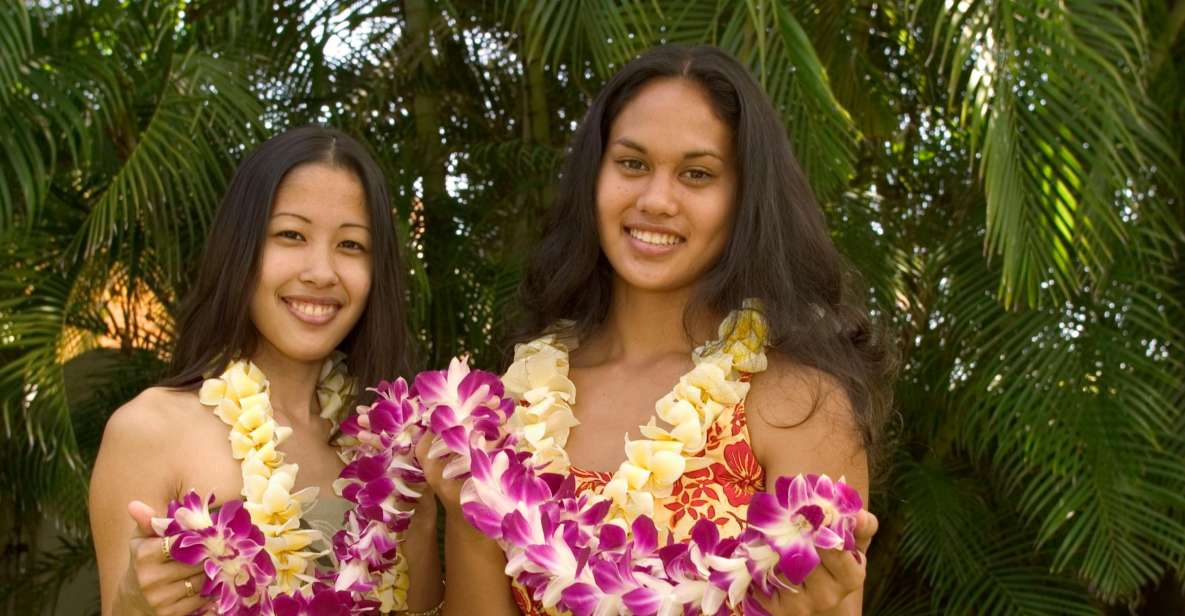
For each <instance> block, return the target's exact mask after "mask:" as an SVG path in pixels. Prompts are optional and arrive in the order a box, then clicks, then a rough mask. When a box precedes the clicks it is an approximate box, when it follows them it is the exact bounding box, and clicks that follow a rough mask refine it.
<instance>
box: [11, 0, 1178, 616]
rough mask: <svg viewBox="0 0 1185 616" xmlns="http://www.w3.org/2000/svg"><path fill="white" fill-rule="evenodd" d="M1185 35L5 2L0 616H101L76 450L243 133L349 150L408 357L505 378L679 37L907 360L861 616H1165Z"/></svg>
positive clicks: (928, 0)
mask: <svg viewBox="0 0 1185 616" xmlns="http://www.w3.org/2000/svg"><path fill="white" fill-rule="evenodd" d="M1183 25H1185V1H1183V0H1159V1H1156V0H1060V1H1055V0H1028V1H1008V0H958V1H956V0H883V1H876V2H872V1H869V0H854V1H851V2H839V1H834V0H819V1H814V2H811V1H805V0H802V1H799V0H735V1H734V0H570V1H558V0H557V1H553V2H545V1H538V2H531V1H525V0H518V1H516V0H486V1H467V0H451V1H450V0H394V1H383V2H380V1H366V0H362V1H356V2H348V1H335V0H301V1H293V2H287V1H286V2H274V3H272V2H263V1H250V0H193V1H184V0H172V1H168V0H156V1H145V0H125V1H105V0H97V1H86V2H84V1H82V0H76V1H73V2H53V1H50V0H36V1H30V0H15V1H14V0H0V150H2V151H3V155H0V238H2V239H0V415H2V419H3V429H2V431H0V549H2V550H3V557H2V559H0V562H2V564H0V606H3V609H4V611H5V613H7V614H36V613H45V614H50V613H60V614H92V613H98V604H97V597H98V591H97V585H96V580H95V574H94V565H93V560H94V555H93V550H92V547H91V544H90V539H89V534H88V529H87V519H86V489H87V478H88V476H89V472H90V466H91V464H92V462H93V460H94V456H95V453H96V450H97V447H98V443H99V440H100V437H101V435H102V429H103V426H104V423H105V421H106V418H107V417H108V416H109V415H110V413H111V412H112V411H113V410H114V409H115V408H117V407H118V406H119V405H120V404H122V403H123V402H124V401H126V400H128V399H129V398H131V397H132V396H133V395H135V394H136V393H137V392H138V391H139V390H141V389H143V388H144V387H146V386H148V385H150V384H152V383H153V382H154V381H155V380H156V379H157V378H158V377H159V376H160V375H161V371H162V368H163V367H164V365H165V361H166V360H167V358H168V354H169V345H170V341H171V340H172V338H173V335H174V322H173V318H174V315H175V314H176V310H177V306H178V300H179V298H180V297H182V296H183V295H184V294H185V292H186V291H187V289H188V288H189V285H190V280H191V277H192V275H193V273H194V266H195V264H196V257H197V255H198V254H199V251H200V249H201V246H202V243H203V241H204V238H205V237H206V234H207V232H208V231H209V228H208V224H209V221H210V218H211V214H212V212H213V210H214V208H215V207H216V205H217V203H218V200H219V198H220V196H221V193H222V191H223V189H224V188H225V186H226V183H227V181H228V179H229V177H230V174H231V172H232V170H233V168H234V167H235V165H236V163H237V161H238V160H239V159H240V157H241V156H242V155H243V153H244V152H245V151H246V150H247V149H249V148H250V147H252V145H253V144H256V143H258V142H259V141H261V140H262V139H265V138H267V137H268V136H270V135H272V134H275V133H276V132H278V131H279V130H281V129H283V128H286V127H292V126H298V125H302V124H306V123H310V122H317V123H324V124H328V125H331V126H335V127H338V128H341V129H342V130H345V131H347V132H349V133H352V134H354V135H356V136H358V137H360V138H362V139H363V140H364V141H366V142H367V143H368V144H369V145H370V147H371V148H372V150H373V151H374V153H375V154H376V156H377V158H378V160H379V161H380V164H381V165H382V167H383V168H384V170H385V172H386V174H387V178H388V180H389V182H390V184H391V188H392V191H393V195H394V204H393V205H394V208H395V210H396V219H397V220H398V221H399V229H398V231H399V233H400V236H401V238H402V239H403V242H404V247H405V249H406V251H405V254H406V256H407V258H408V264H409V273H410V276H411V279H412V281H413V282H412V285H411V288H412V291H411V304H412V307H413V310H412V315H411V319H412V325H413V328H414V331H415V332H417V334H418V337H419V339H420V342H421V343H422V345H423V349H424V352H425V361H426V363H427V365H430V366H442V365H444V362H445V361H446V360H447V358H448V357H450V356H452V355H454V354H457V353H460V352H468V353H471V354H473V356H474V357H475V358H476V363H477V364H478V365H480V366H484V367H489V368H493V367H496V366H497V364H498V362H499V360H500V349H499V345H498V341H499V338H500V335H501V333H502V327H503V323H504V322H505V319H506V318H507V317H509V316H511V314H512V312H513V306H514V304H515V302H516V297H515V287H516V284H517V280H518V277H519V272H520V267H521V263H522V260H523V257H524V255H525V254H526V249H527V247H529V246H530V245H531V243H532V242H533V241H534V240H535V238H536V237H537V236H538V234H539V232H540V230H541V220H542V217H543V214H544V212H545V210H546V207H547V204H548V202H549V200H550V198H551V195H552V192H553V190H554V189H553V186H554V183H555V180H556V176H557V172H558V163H559V161H560V159H561V157H562V155H563V149H564V145H565V143H566V141H567V140H568V138H569V136H570V135H571V133H572V130H573V128H574V126H575V124H576V122H577V121H578V120H579V119H580V118H581V117H582V114H583V113H584V110H585V108H586V106H587V105H588V103H589V101H590V99H591V97H592V96H593V95H594V94H595V93H596V91H597V90H598V88H599V87H600V85H601V84H602V83H603V81H604V80H605V79H606V78H607V76H608V75H610V74H611V73H612V72H613V71H614V70H615V69H616V68H617V67H619V66H621V64H622V63H624V62H625V61H627V60H628V59H629V58H630V57H632V56H633V55H634V54H636V53H637V52H638V51H639V50H642V49H645V48H646V47H648V46H650V45H653V44H656V43H660V42H666V41H677V42H697V43H698V42H703V43H711V44H715V45H718V46H720V47H722V48H724V49H726V50H728V51H730V52H731V53H733V54H735V55H736V56H737V57H738V58H740V59H741V60H742V61H743V62H744V63H745V64H747V65H748V66H749V67H750V68H751V69H752V71H753V73H754V74H755V75H756V76H757V78H758V79H759V80H760V81H761V83H762V84H763V85H764V86H765V88H766V90H767V91H768V92H769V94H770V96H771V98H772V99H773V101H774V103H775V105H776V106H777V108H778V109H779V110H780V111H781V113H782V114H783V115H784V118H785V123H786V127H787V129H788V130H789V133H790V135H791V138H792V141H793V143H794V145H795V149H796V151H797V153H798V156H799V158H800V159H801V161H802V162H803V165H804V166H805V168H806V170H807V172H808V175H809V177H810V179H811V181H812V183H813V186H814V189H815V190H816V191H817V193H818V195H819V197H820V199H821V201H822V203H823V204H824V209H825V210H826V214H827V217H828V219H829V221H830V224H831V226H832V232H833V234H834V237H835V240H836V242H837V243H838V244H839V246H840V248H841V249H842V250H843V251H844V253H845V254H846V255H847V257H848V258H849V259H850V261H851V262H852V263H853V264H854V265H855V267H856V268H857V269H858V270H859V271H860V272H861V273H862V276H863V279H862V282H861V283H860V286H861V287H862V288H865V289H866V290H867V293H868V298H869V301H870V302H871V304H872V306H873V307H874V309H875V312H876V315H877V316H878V318H880V319H882V320H883V321H884V322H885V324H886V325H887V326H888V327H889V329H890V330H891V331H892V332H893V334H894V335H895V338H896V341H897V343H898V345H899V347H900V354H901V357H902V363H901V375H900V380H899V382H898V383H897V387H896V398H897V403H896V407H897V410H898V416H897V418H896V421H895V423H894V428H893V434H894V438H895V439H896V447H895V449H894V452H893V454H892V458H891V459H890V460H889V464H888V469H887V470H888V472H887V474H886V476H885V481H884V482H883V483H882V484H881V485H880V486H878V489H877V490H876V492H875V493H874V497H873V502H872V509H873V511H874V512H876V513H877V515H878V516H880V520H881V531H880V533H879V535H878V536H877V538H876V542H875V544H874V546H873V550H872V556H871V565H870V577H869V579H868V583H867V587H866V592H867V595H866V600H865V605H866V608H865V613H868V614H873V615H877V616H881V615H898V614H901V615H904V614H981V615H988V614H991V615H995V614H1128V613H1133V614H1158V615H1159V614H1183V613H1185V599H1183V595H1182V585H1183V580H1185V576H1183V575H1182V573H1183V572H1185V444H1183V442H1182V435H1183V433H1185V431H1183V428H1185V412H1183V404H1182V403H1183V394H1185V365H1183V364H1182V361H1183V359H1185V358H1183V356H1182V345H1183V344H1185V329H1183V324H1185V310H1183V305H1182V302H1183V301H1185V267H1183V261H1182V258H1183V257H1182V254H1181V251H1182V248H1185V236H1183V233H1182V229H1183V226H1185V207H1183V204H1182V193H1183V190H1185V172H1183V168H1182V158H1183V157H1185V148H1183V143H1185V96H1183V94H1185V36H1183V35H1182V26H1183ZM392 376H394V375H392ZM178 438H183V435H180V434H179V435H178ZM146 470H150V469H146Z"/></svg>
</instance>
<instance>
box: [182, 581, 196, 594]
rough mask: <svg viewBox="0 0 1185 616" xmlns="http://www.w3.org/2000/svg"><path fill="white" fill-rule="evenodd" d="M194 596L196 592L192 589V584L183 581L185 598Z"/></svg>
mask: <svg viewBox="0 0 1185 616" xmlns="http://www.w3.org/2000/svg"><path fill="white" fill-rule="evenodd" d="M196 594H197V591H196V590H194V589H193V582H190V581H189V580H185V596H186V597H192V596H194V595H196Z"/></svg>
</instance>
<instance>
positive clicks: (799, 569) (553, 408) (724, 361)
mask: <svg viewBox="0 0 1185 616" xmlns="http://www.w3.org/2000/svg"><path fill="white" fill-rule="evenodd" d="M720 332H721V336H722V339H721V341H719V342H716V343H711V344H708V345H705V346H704V347H701V348H700V349H697V352H696V355H695V357H696V367H695V369H693V370H692V372H691V373H689V374H688V375H686V376H685V377H683V378H682V379H680V382H679V384H678V385H677V386H676V388H675V390H674V391H673V392H672V393H671V394H670V395H669V396H666V397H664V398H663V399H662V400H661V401H660V402H659V403H658V404H656V415H657V416H658V418H660V419H662V420H663V421H664V422H665V423H666V424H668V425H669V426H670V427H668V428H664V427H660V426H659V425H658V424H657V423H656V422H655V421H651V422H650V423H649V424H647V425H646V426H643V434H644V436H646V439H644V440H640V441H630V442H627V445H626V455H627V460H626V462H624V463H622V465H621V466H620V467H619V468H618V471H617V472H616V473H615V474H614V476H613V479H612V480H611V481H610V486H607V487H606V490H605V494H604V495H596V494H591V493H585V494H580V495H576V494H575V493H574V481H573V480H572V478H571V477H570V476H567V470H568V468H569V466H570V464H569V462H568V458H567V454H566V453H565V452H564V450H563V445H564V444H565V443H566V441H567V436H568V431H569V430H570V428H571V427H572V426H574V425H576V423H577V422H576V420H575V418H574V417H573V415H572V411H571V405H572V404H573V403H574V402H575V388H574V387H573V386H572V383H571V381H570V380H569V379H568V378H567V367H568V363H567V347H566V345H565V343H564V342H563V341H561V340H559V339H558V338H557V337H545V338H543V339H540V340H538V341H536V342H534V343H531V344H529V345H525V346H522V347H519V349H517V350H516V362H515V365H514V366H512V367H511V369H510V370H509V371H508V373H507V375H506V377H505V387H504V385H503V381H502V380H499V378H498V377H497V376H496V375H494V374H490V373H488V372H482V371H471V370H470V369H469V366H468V364H467V360H465V359H454V360H453V361H452V362H451V364H450V365H449V368H448V369H447V370H439V371H432V372H424V373H421V374H419V375H417V376H416V378H415V381H414V385H413V386H412V387H410V388H409V387H408V386H407V384H406V382H405V381H403V379H398V380H396V381H395V382H394V383H386V382H384V383H381V384H380V385H379V387H378V388H377V389H376V390H375V391H376V392H377V393H378V400H377V401H376V402H375V403H374V404H373V405H371V406H370V407H360V408H359V412H358V414H357V415H355V416H353V417H351V418H349V419H347V420H346V421H344V422H343V423H342V424H341V430H342V433H343V434H345V435H346V436H347V439H348V441H349V444H350V445H351V446H350V448H349V449H348V450H347V452H346V453H344V454H343V457H344V458H345V459H346V461H347V463H348V464H347V466H346V468H345V469H344V470H343V471H342V474H341V478H340V479H339V480H338V481H337V482H335V485H334V487H335V489H337V490H339V491H340V492H341V494H342V495H343V496H344V497H345V498H347V499H348V500H350V501H351V502H353V503H354V504H355V507H354V509H353V510H351V511H350V512H349V513H348V514H347V518H346V524H345V528H344V529H343V530H342V531H339V532H338V533H337V535H335V537H334V541H333V544H334V553H335V555H336V556H337V558H338V561H339V566H340V568H339V571H338V572H337V574H336V576H331V575H320V576H315V577H310V576H308V575H307V574H295V573H294V574H292V575H293V577H294V578H296V579H299V580H301V581H302V582H304V583H305V584H304V585H303V586H301V587H300V588H299V589H297V590H296V591H295V592H293V593H291V594H284V593H275V595H274V596H273V595H272V593H270V592H263V591H262V590H261V589H266V588H267V587H268V584H270V583H271V579H272V578H276V577H279V576H278V571H277V570H276V569H275V568H274V567H273V566H272V561H273V560H275V561H276V562H277V563H288V564H291V562H290V561H280V560H279V559H276V558H275V557H274V556H270V555H272V554H275V553H276V552H275V551H274V549H279V551H280V553H283V554H285V555H287V556H288V557H289V558H301V559H305V562H307V558H308V557H309V556H311V555H310V554H308V553H302V552H301V550H302V549H303V547H305V546H307V545H308V544H307V543H306V544H304V545H300V542H301V541H302V540H303V535H294V538H295V540H294V541H293V542H291V543H289V542H288V540H287V537H288V534H287V533H288V532H289V531H294V530H296V529H295V526H291V525H290V524H291V523H290V522H288V521H285V522H283V523H282V524H278V525H277V524H271V525H270V526H269V525H267V524H263V525H259V524H258V523H257V522H255V520H256V518H255V516H256V515H257V513H256V512H266V513H267V514H268V515H275V512H282V513H284V514H290V517H289V518H287V519H288V520H291V519H293V517H295V518H297V519H298V516H299V513H298V512H299V511H300V509H301V505H300V503H303V501H301V500H299V499H297V497H296V495H292V494H288V491H289V490H290V489H291V485H292V484H291V482H290V481H289V480H288V479H287V478H286V477H288V475H287V474H285V473H282V472H279V471H278V469H280V468H283V465H282V457H281V459H280V461H279V462H277V463H276V464H275V465H272V466H268V468H269V469H272V470H271V472H272V475H276V474H279V475H280V476H281V477H284V479H281V480H278V483H277V484H276V486H274V487H273V486H272V484H271V483H268V484H267V486H264V489H263V494H264V495H263V497H262V499H261V500H257V501H252V500H250V499H248V500H247V501H246V502H244V503H243V504H242V505H235V502H237V501H232V502H230V503H227V504H225V505H223V507H222V509H221V510H219V512H218V515H217V519H214V518H213V517H212V516H211V515H210V513H209V504H211V503H212V502H213V498H212V497H211V499H210V500H209V501H207V502H206V503H205V504H204V506H203V504H202V503H201V501H200V499H199V498H198V497H197V495H196V494H193V493H191V494H190V495H187V497H186V498H185V499H183V501H182V502H181V503H173V504H171V505H170V507H169V517H168V518H166V519H165V520H163V522H167V524H162V525H161V526H160V527H158V532H161V533H162V534H164V535H168V536H174V537H177V538H178V539H177V541H175V543H174V544H173V548H172V554H173V556H174V558H177V559H178V560H181V561H183V562H190V563H198V562H202V563H203V566H204V568H205V572H206V575H207V582H206V584H205V585H204V586H203V589H202V594H204V595H211V596H213V595H218V596H219V598H220V600H219V608H218V611H219V613H235V614H239V613H242V614H255V613H276V614H283V615H284V616H287V615H288V614H292V615H298V614H314V613H317V614H320V613H331V612H332V613H366V612H373V611H374V610H382V611H387V610H388V609H390V608H393V607H397V606H399V601H400V594H399V592H398V582H397V580H398V579H399V577H400V576H399V575H398V568H399V565H400V563H404V562H405V561H403V557H402V556H401V555H400V554H399V553H398V544H399V532H400V531H401V530H403V529H405V528H406V527H407V524H408V521H409V519H410V517H411V512H410V511H409V510H410V508H411V505H414V503H415V501H416V500H417V499H418V497H419V491H418V488H419V487H420V486H422V482H423V479H424V478H423V474H422V472H421V468H420V465H419V463H418V462H417V460H416V459H415V456H414V449H415V443H416V442H417V441H418V439H419V438H421V437H422V436H423V435H424V434H425V433H426V432H427V431H431V432H433V433H434V434H435V435H437V437H438V438H437V441H436V442H434V443H433V446H432V447H431V449H430V451H429V457H431V458H445V459H447V460H448V462H447V464H446V466H445V471H444V474H445V476H446V477H448V478H465V479H466V481H465V483H464V485H463V487H462V491H461V503H462V510H463V512H464V514H465V517H466V519H468V520H469V522H470V523H471V524H473V525H474V526H475V527H476V528H477V529H479V530H480V531H482V532H483V533H485V534H486V535H488V536H490V537H492V538H494V539H495V540H497V541H498V543H499V544H500V545H501V546H502V548H503V549H504V551H505V552H506V555H507V566H506V572H507V573H508V574H509V575H512V576H514V577H515V578H516V579H517V580H518V581H519V582H520V583H521V584H523V586H525V587H526V588H527V589H528V590H530V592H531V593H532V594H533V596H534V597H536V598H537V599H539V600H540V601H541V602H542V603H543V605H544V607H547V608H551V607H559V608H562V609H567V610H569V611H571V612H573V613H574V614H577V615H578V616H585V615H591V614H596V615H598V616H608V615H611V614H618V613H623V612H627V611H628V612H629V613H632V614H642V615H661V616H676V615H681V614H684V613H688V612H696V611H698V612H702V613H704V614H726V613H728V612H729V611H731V610H733V609H743V610H744V611H745V613H746V614H766V611H765V610H764V608H762V607H761V605H760V603H759V602H758V601H757V600H756V598H757V597H758V596H760V595H765V596H769V595H772V594H773V593H774V592H775V591H777V590H778V589H788V590H790V591H795V590H796V589H797V586H798V585H801V584H802V583H803V581H804V580H805V579H806V577H807V575H808V574H809V573H810V572H811V571H812V570H814V568H815V567H817V566H818V564H819V555H818V550H820V549H842V550H845V551H850V552H854V551H855V538H854V535H853V532H854V529H855V524H856V522H855V520H856V513H857V512H858V511H859V510H860V508H861V507H862V506H863V504H862V502H861V499H860V496H859V495H858V494H857V493H856V492H855V490H853V489H852V488H850V487H849V486H847V485H845V484H844V483H843V482H842V481H838V482H836V481H832V480H831V479H830V478H828V477H826V476H815V475H807V476H802V475H799V476H797V477H794V478H789V477H779V478H778V479H777V480H776V481H775V483H774V490H773V493H772V494H765V493H762V494H755V495H754V496H753V498H752V500H751V501H750V504H749V510H748V525H747V528H746V529H745V530H744V531H743V532H742V533H741V534H740V535H738V536H736V537H721V536H720V534H719V530H718V529H717V527H716V526H715V525H714V524H713V523H712V522H711V521H709V520H700V521H699V522H698V523H697V524H696V525H695V526H694V527H693V528H692V530H691V540H690V541H683V542H675V541H673V539H672V538H671V537H670V536H667V537H666V538H665V541H660V534H659V530H658V528H657V527H656V525H655V524H654V521H653V518H652V513H653V505H654V498H656V497H660V496H661V495H662V494H664V493H669V490H670V488H671V486H672V485H673V484H674V482H675V481H677V480H678V478H679V476H680V475H682V473H684V472H685V471H687V470H689V469H691V468H694V467H696V465H697V464H699V462H697V459H696V458H695V457H694V454H695V453H697V452H698V451H699V450H701V449H702V448H703V441H704V439H705V438H706V436H705V431H706V430H707V428H708V426H710V425H711V423H712V421H713V420H714V419H715V417H716V416H717V415H718V414H719V413H720V412H722V411H723V410H724V409H725V408H727V405H729V404H735V402H736V401H739V400H740V398H741V397H743V396H744V394H745V393H746V391H747V387H748V385H747V384H746V383H744V382H742V381H741V380H740V377H739V375H740V373H741V372H756V371H760V370H762V369H764V368H765V356H764V354H763V352H762V349H763V344H764V338H765V323H764V321H763V320H762V319H761V316H760V312H759V309H758V308H757V307H756V306H754V305H751V304H746V306H745V307H744V308H742V310H740V311H737V312H734V313H733V314H731V315H729V317H728V318H727V319H726V320H725V322H724V323H723V324H722V325H721V328H720ZM232 367H233V366H232ZM246 372H248V373H249V372H250V370H246ZM259 376H262V375H259ZM226 382H227V383H228V386H227V387H228V389H232V388H234V390H235V391H239V390H238V388H237V387H238V385H237V384H238V383H242V378H241V377H236V376H233V375H232V376H231V378H229V379H226ZM264 389H266V387H264ZM507 391H509V392H510V394H511V396H510V397H507V396H506V393H507ZM250 395H257V394H251V393H249V392H248V397H250ZM346 397H348V396H344V395H343V396H342V398H343V399H344V398H346ZM515 400H520V401H521V405H516V404H515ZM516 406H517V408H516ZM240 408H242V405H241V404H240ZM251 408H255V407H251ZM243 414H246V411H243V412H242V413H240V414H239V415H230V414H228V416H234V417H235V418H236V421H237V420H238V419H239V418H241V415H243ZM220 416H221V415H220ZM248 419H250V420H251V421H247V422H242V423H243V425H242V430H238V432H241V433H242V436H243V437H245V438H239V437H236V436H234V431H232V437H231V440H232V446H235V443H241V445H239V446H241V447H242V451H243V452H245V454H244V458H246V456H247V455H248V454H247V453H246V452H253V451H257V450H258V451H259V452H260V453H259V454H258V455H257V456H256V457H258V458H260V459H267V460H272V459H273V458H272V456H274V455H278V454H276V452H275V447H274V444H272V445H271V446H270V447H269V443H270V442H271V441H274V440H276V439H277V438H278V439H279V440H282V438H283V437H282V436H277V435H278V434H280V433H282V431H283V429H282V428H277V427H275V426H274V425H273V426H271V427H267V424H266V421H264V420H259V421H256V420H255V419H254V416H253V415H252V416H248ZM236 425H237V424H236ZM264 436H268V437H269V438H264ZM269 439H270V440H269ZM248 442H250V443H252V444H253V445H252V446H250V447H248V446H246V443H248ZM244 464H246V460H245V462H244ZM244 468H246V466H244ZM293 474H294V469H293ZM261 485H262V484H261ZM268 489H272V492H271V493H270V494H271V495H272V497H273V499H274V500H272V499H269V498H268V496H267V494H268V492H267V490H268ZM247 493H248V490H247V487H246V480H245V481H244V494H245V495H247ZM256 493H257V492H252V494H256ZM281 494H283V495H286V497H287V501H284V499H283V498H281V497H280V495H281ZM282 502H287V506H280V505H281V504H282ZM255 503H259V504H260V505H259V506H257V507H256V506H254V504H255ZM249 505H250V506H251V507H249ZM261 519H262V520H264V521H265V522H266V521H269V520H271V518H267V517H264V518H261ZM275 521H279V518H278V517H277V518H276V520H275ZM154 522H156V521H154ZM253 523H254V524H253ZM277 528H282V529H283V530H282V531H277V535H276V537H277V538H275V539H273V538H272V537H270V536H266V537H265V535H266V531H265V530H264V529H272V530H275V529H277ZM280 537H283V540H281V539H280ZM260 546H264V547H266V548H267V549H266V550H264V549H263V548H262V547H260ZM297 546H300V547H297ZM261 554H267V555H269V556H268V557H264V556H261ZM403 592H404V595H403V596H405V593H406V586H404V587H403Z"/></svg>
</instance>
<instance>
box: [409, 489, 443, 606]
mask: <svg viewBox="0 0 1185 616" xmlns="http://www.w3.org/2000/svg"><path fill="white" fill-rule="evenodd" d="M427 498H434V497H432V496H431V495H428V496H427ZM400 551H401V552H402V553H403V554H405V555H406V556H407V576H408V582H409V584H410V586H409V588H408V590H407V609H408V610H409V611H412V612H422V611H425V610H430V609H432V608H433V607H435V606H437V605H439V604H440V601H441V599H443V598H444V588H443V586H442V584H441V583H440V582H441V580H442V579H443V576H442V574H441V570H440V548H439V545H438V543H437V525H436V508H435V507H431V508H429V510H428V511H417V512H416V515H415V516H414V517H413V518H412V523H411V526H410V527H408V529H407V532H406V533H405V534H404V543H403V545H401V546H400Z"/></svg>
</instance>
